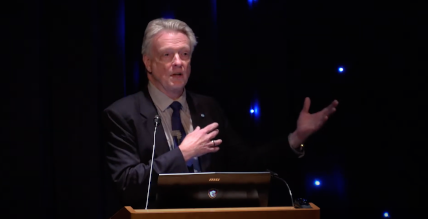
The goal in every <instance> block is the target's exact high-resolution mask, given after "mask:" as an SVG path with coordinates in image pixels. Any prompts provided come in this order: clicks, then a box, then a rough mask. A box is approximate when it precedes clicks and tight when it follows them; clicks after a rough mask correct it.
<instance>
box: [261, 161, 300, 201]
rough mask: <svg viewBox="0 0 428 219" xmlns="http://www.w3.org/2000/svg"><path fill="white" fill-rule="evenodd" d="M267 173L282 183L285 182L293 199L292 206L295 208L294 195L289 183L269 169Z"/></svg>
mask: <svg viewBox="0 0 428 219" xmlns="http://www.w3.org/2000/svg"><path fill="white" fill-rule="evenodd" d="M267 171H269V172H270V173H271V175H272V176H273V177H275V178H277V179H279V180H281V181H282V182H284V183H285V185H287V188H288V192H289V193H290V197H291V204H292V206H293V207H294V200H293V194H291V189H290V186H288V183H287V182H286V181H285V180H284V179H283V178H281V177H279V176H278V174H277V173H275V172H273V171H271V170H269V169H268V170H267Z"/></svg>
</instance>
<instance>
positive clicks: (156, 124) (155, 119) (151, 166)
mask: <svg viewBox="0 0 428 219" xmlns="http://www.w3.org/2000/svg"><path fill="white" fill-rule="evenodd" d="M153 120H154V122H155V131H154V133H153V151H152V162H151V164H150V175H149V186H148V188H147V199H146V210H147V206H148V204H149V195H150V184H151V182H152V171H153V163H154V160H153V157H154V155H155V147H156V130H157V128H158V125H159V124H160V121H161V119H160V117H159V116H158V115H156V116H155V117H154V118H153Z"/></svg>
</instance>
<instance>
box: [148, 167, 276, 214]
mask: <svg viewBox="0 0 428 219" xmlns="http://www.w3.org/2000/svg"><path fill="white" fill-rule="evenodd" d="M270 180H271V174H270V173H269V172H203V173H171V174H159V177H158V182H157V195H156V206H157V208H216V207H266V206H267V205H268V199H269V197H268V194H269V185H270Z"/></svg>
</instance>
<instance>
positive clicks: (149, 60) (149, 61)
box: [143, 55, 152, 73]
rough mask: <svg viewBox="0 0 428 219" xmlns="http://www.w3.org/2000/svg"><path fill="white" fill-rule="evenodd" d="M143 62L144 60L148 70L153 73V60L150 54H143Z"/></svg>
mask: <svg viewBox="0 0 428 219" xmlns="http://www.w3.org/2000/svg"><path fill="white" fill-rule="evenodd" d="M143 62H144V66H145V67H146V70H147V72H148V73H152V67H151V64H152V60H151V58H150V57H149V56H148V55H143Z"/></svg>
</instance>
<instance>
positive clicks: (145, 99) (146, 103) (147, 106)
mask: <svg viewBox="0 0 428 219" xmlns="http://www.w3.org/2000/svg"><path fill="white" fill-rule="evenodd" d="M140 93H141V95H140V101H139V103H140V106H139V107H140V114H141V116H142V117H143V126H144V129H143V130H148V132H147V133H144V134H145V135H147V136H145V139H149V141H145V142H146V144H151V145H152V146H153V142H154V141H153V133H154V131H155V124H154V117H155V116H156V115H157V114H158V112H157V110H156V107H155V105H154V103H153V100H152V98H151V97H150V94H149V91H148V90H147V87H145V88H144V89H143V91H142V92H140ZM168 151H169V146H168V141H167V140H166V136H165V131H164V129H163V126H162V123H160V124H159V125H158V127H157V130H156V148H155V157H158V156H160V155H162V154H164V153H166V152H168Z"/></svg>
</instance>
